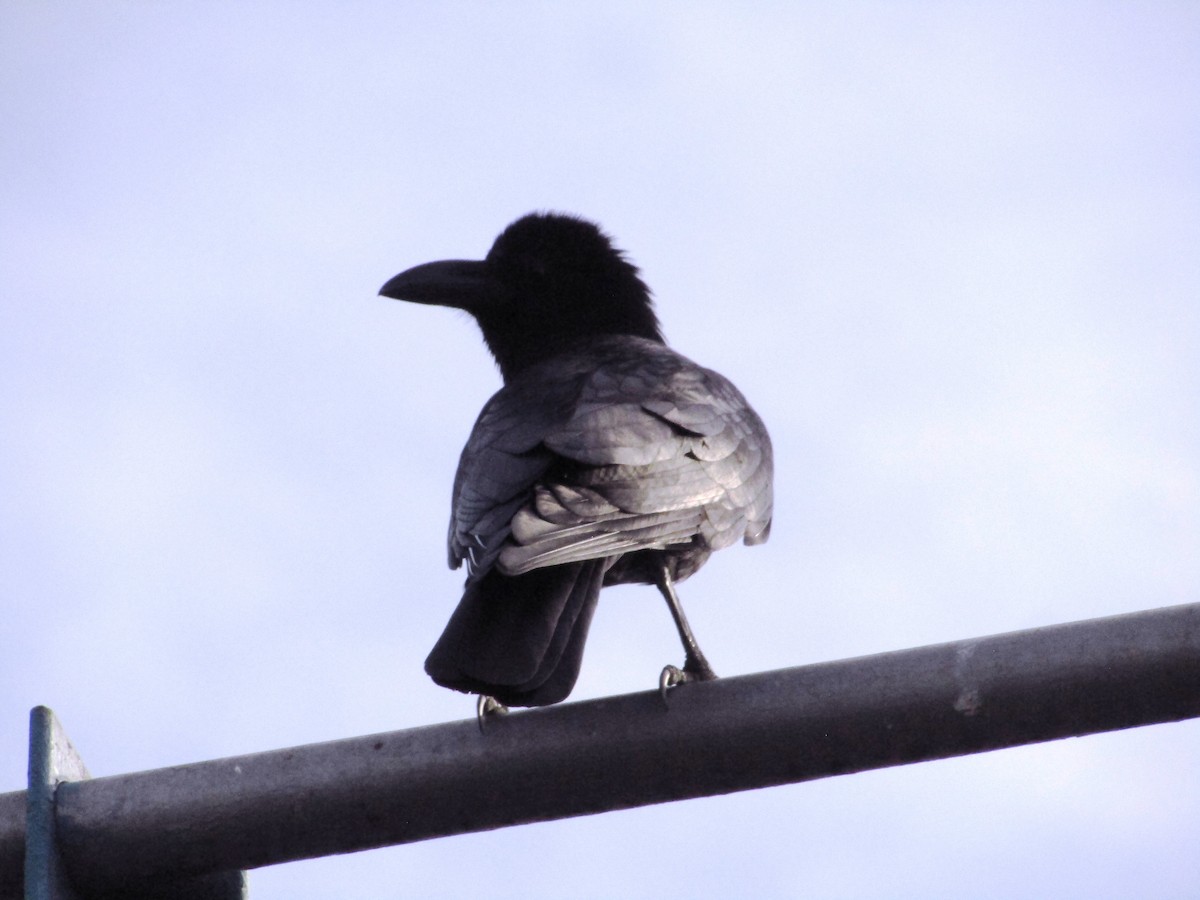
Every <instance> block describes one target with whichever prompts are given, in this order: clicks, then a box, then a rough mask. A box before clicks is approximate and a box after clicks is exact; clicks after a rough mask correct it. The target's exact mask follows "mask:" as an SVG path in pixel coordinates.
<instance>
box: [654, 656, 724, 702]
mask: <svg viewBox="0 0 1200 900" xmlns="http://www.w3.org/2000/svg"><path fill="white" fill-rule="evenodd" d="M716 677H717V673H716V672H714V671H713V670H712V669H711V668H710V667H709V665H708V663H707V662H700V663H689V664H686V665H684V667H683V668H682V669H681V668H679V667H678V666H663V670H662V672H661V673H660V674H659V676H658V695H659V696H660V697H662V702H663V706H666V705H667V690H668V689H670V688H673V687H675V686H676V685H679V684H687V683H689V682H692V681H713V680H715V679H716Z"/></svg>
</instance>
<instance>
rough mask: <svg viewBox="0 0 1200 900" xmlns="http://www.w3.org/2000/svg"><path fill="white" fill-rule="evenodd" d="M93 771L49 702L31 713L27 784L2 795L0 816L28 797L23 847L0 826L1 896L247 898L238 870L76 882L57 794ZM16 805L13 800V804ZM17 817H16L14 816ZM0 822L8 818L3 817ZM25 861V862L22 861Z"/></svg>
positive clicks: (30, 899)
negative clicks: (64, 848) (65, 850)
mask: <svg viewBox="0 0 1200 900" xmlns="http://www.w3.org/2000/svg"><path fill="white" fill-rule="evenodd" d="M90 777H91V776H90V775H89V774H88V770H87V767H86V766H85V765H84V763H83V759H82V758H81V757H80V755H79V753H78V752H77V751H76V749H75V747H74V746H73V745H72V744H71V740H70V738H68V737H67V733H66V732H65V731H64V730H63V727H62V725H61V723H60V722H59V721H58V718H57V717H56V716H55V715H54V712H53V711H52V710H50V709H48V708H47V707H45V706H38V707H34V709H33V710H31V711H30V713H29V787H28V790H26V792H25V793H24V794H23V795H22V794H19V793H14V794H4V795H0V817H3V816H5V815H6V814H7V813H10V812H15V809H12V807H11V806H10V802H11V801H10V799H9V798H20V799H23V800H24V801H25V803H24V806H25V809H24V810H22V813H23V814H22V815H21V817H20V818H21V820H22V821H23V823H24V826H25V827H24V829H23V830H22V831H21V832H20V841H19V843H20V844H21V845H22V846H23V848H24V852H23V854H21V857H23V859H22V858H21V857H18V855H17V854H16V853H15V852H14V850H15V845H16V844H17V843H18V841H15V840H13V832H15V829H11V830H10V829H8V828H0V865H3V866H4V867H5V868H4V869H3V870H0V900H17V898H22V897H23V898H24V900H100V898H107V897H113V898H116V897H120V898H122V900H243V898H245V896H246V879H245V875H244V874H243V873H242V872H240V871H234V872H216V873H212V874H203V875H199V876H188V877H185V878H182V879H175V878H158V879H156V880H154V881H141V880H140V879H138V878H137V877H136V873H133V874H134V876H135V877H132V878H126V877H122V878H120V879H118V880H115V881H113V882H111V883H110V885H109V886H108V887H107V888H106V887H105V886H104V885H101V884H97V883H94V882H93V880H92V879H91V878H90V877H89V876H88V875H87V874H86V873H79V875H78V879H79V880H78V881H74V880H72V879H71V878H69V877H68V876H67V873H66V871H65V868H64V866H63V861H62V854H61V851H60V847H59V842H58V825H57V815H56V796H57V790H58V788H59V787H60V786H61V785H62V784H64V783H66V782H78V781H86V780H87V779H89V778H90ZM14 805H15V804H14ZM13 818H16V816H13ZM0 821H4V819H2V818H0ZM21 862H23V867H22V866H21V865H20V863H21Z"/></svg>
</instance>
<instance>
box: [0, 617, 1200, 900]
mask: <svg viewBox="0 0 1200 900" xmlns="http://www.w3.org/2000/svg"><path fill="white" fill-rule="evenodd" d="M668 697H669V708H668V707H664V704H663V701H662V700H661V698H660V697H659V695H658V693H657V691H648V692H646V693H640V694H629V695H625V696H621V697H612V698H607V699H601V700H594V701H588V702H584V703H575V704H566V705H562V706H558V707H551V708H548V709H542V710H534V711H531V712H524V713H520V714H513V715H509V716H506V717H503V718H496V719H494V720H491V721H489V722H488V724H487V728H486V729H485V730H484V731H483V733H481V732H480V729H479V728H478V727H477V725H476V723H475V721H474V720H468V721H462V722H455V723H450V724H445V725H435V726H430V727H426V728H418V729H413V730H409V731H398V732H391V733H387V734H378V735H371V736H367V737H360V738H353V739H349V740H342V741H335V742H331V743H324V744H313V745H309V746H305V747H296V748H293V749H289V750H277V751H272V752H268V753H258V754H253V755H249V756H240V757H232V758H229V759H222V760H214V761H209V762H201V763H195V764H192V765H185V766H176V767H173V768H169V769H159V770H155V771H150V772H140V773H135V774H130V775H121V776H115V777H110V778H97V779H93V780H92V781H89V782H81V783H73V784H64V785H61V786H60V788H59V797H58V828H59V836H60V841H61V844H62V847H63V853H64V859H65V861H66V864H67V866H68V869H69V871H70V872H71V874H72V877H73V878H75V879H76V880H77V882H78V883H81V884H82V883H88V884H114V883H117V882H119V881H121V880H122V879H124V878H127V877H129V876H130V875H131V874H137V875H138V876H147V875H153V874H155V873H166V872H176V873H183V872H197V873H199V872H205V871H213V870H217V869H228V868H254V867H257V866H264V865H270V864H273V863H280V862H285V861H288V860H294V859H302V858H308V857H314V856H322V855H327V854H332V853H346V852H350V851H355V850H364V849H367V848H371V847H379V846H384V845H388V844H399V843H405V842H409V841H418V840H425V839H428V838H434V837H441V836H445V835H451V834H460V833H464V832H470V831H483V830H487V829H492V828H500V827H504V826H508V825H517V824H521V823H526V822H535V821H543V820H548V819H556V818H565V817H568V816H576V815H585V814H589V813H597V812H604V811H608V810H615V809H623V808H628V807H632V806H641V805H647V804H651V803H661V802H665V801H668V800H681V799H685V798H690V797H699V796H704V795H712V794H722V793H728V792H731V791H738V790H746V789H749V788H759V787H768V786H772V785H777V784H784V783H788V782H796V781H804V780H808V779H814V778H821V777H826V776H830V775H841V774H847V773H850V772H857V771H862V770H865V769H871V768H880V767H884V766H891V765H900V764H904V763H912V762H919V761H923V760H931V759H939V758H942V757H947V756H956V755H962V754H967V753H976V752H980V751H984V750H993V749H998V748H1002V747H1010V746H1015V745H1018V744H1026V743H1034V742H1037V741H1046V740H1053V739H1055V738H1062V737H1069V736H1073V735H1082V734H1090V733H1094V732H1099V731H1109V730H1115V729H1120V728H1129V727H1133V726H1137V725H1147V724H1152V723H1156V722H1169V721H1175V720H1179V719H1185V718H1190V717H1194V716H1200V604H1192V605H1188V606H1179V607H1171V608H1167V609H1160V610H1153V611H1148V612H1141V613H1135V614H1131V615H1126V616H1116V617H1112V618H1106V619H1094V620H1090V621H1086V622H1078V623H1073V624H1069V625H1058V626H1053V627H1049V628H1041V629H1036V630H1032V631H1024V632H1015V633H1012V634H1005V635H999V636H995V637H988V638H980V639H975V640H968V641H962V642H959V643H950V644H941V645H937V646H930V647H922V648H917V649H912V650H904V651H900V652H895V653H886V654H881V655H878V656H868V657H862V658H859V659H852V660H845V661H841V662H832V663H822V664H818V665H812V666H804V667H800V668H794V669H782V670H778V671H773V672H764V673H761V674H757V675H748V676H742V677H734V678H724V679H720V680H718V681H712V682H700V683H695V684H687V685H682V686H680V687H677V688H673V689H672V690H671V691H670V693H669V695H668ZM0 801H3V798H2V797H0Z"/></svg>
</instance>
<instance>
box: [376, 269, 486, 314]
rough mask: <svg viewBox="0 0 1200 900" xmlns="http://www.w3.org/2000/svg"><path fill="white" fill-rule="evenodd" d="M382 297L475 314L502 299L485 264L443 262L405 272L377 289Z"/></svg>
mask: <svg viewBox="0 0 1200 900" xmlns="http://www.w3.org/2000/svg"><path fill="white" fill-rule="evenodd" d="M379 293H380V295H381V296H384V297H391V298H392V299H393V300H408V301H410V302H412V303H428V304H432V305H434V306H453V307H455V308H456V309H465V310H466V311H467V312H475V311H476V310H479V309H481V308H483V307H486V306H489V305H491V304H493V303H495V302H497V301H499V300H502V299H503V298H504V289H503V286H502V285H501V284H500V282H499V281H497V280H496V278H495V277H494V276H493V275H492V274H491V272H490V271H489V270H488V266H487V264H486V263H483V262H478V261H475V260H468V259H445V260H441V261H440V262H431V263H424V264H423V265H420V266H413V267H412V268H411V269H407V270H405V271H403V272H401V273H400V274H399V275H397V276H396V277H395V278H393V279H392V280H391V281H389V282H388V283H387V284H385V285H384V286H383V287H382V288H380V289H379Z"/></svg>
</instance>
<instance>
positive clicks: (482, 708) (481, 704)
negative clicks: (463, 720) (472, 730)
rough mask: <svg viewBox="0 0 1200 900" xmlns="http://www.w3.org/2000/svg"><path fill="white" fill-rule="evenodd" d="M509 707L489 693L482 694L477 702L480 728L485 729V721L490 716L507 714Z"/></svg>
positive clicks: (476, 715)
mask: <svg viewBox="0 0 1200 900" xmlns="http://www.w3.org/2000/svg"><path fill="white" fill-rule="evenodd" d="M507 713H508V707H507V706H505V705H504V704H503V703H501V702H500V701H499V700H497V699H496V698H495V697H491V696H489V695H488V694H480V695H479V701H478V702H477V703H476V704H475V717H476V718H477V719H478V720H479V730H480V731H481V732H482V731H483V721H484V719H486V718H488V717H489V716H503V715H507Z"/></svg>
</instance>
